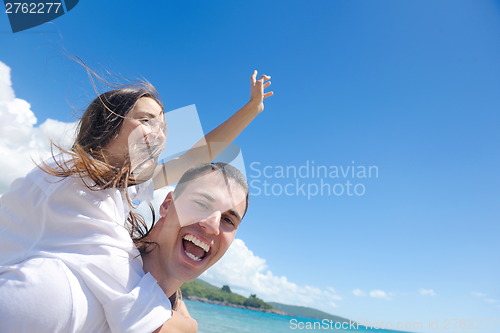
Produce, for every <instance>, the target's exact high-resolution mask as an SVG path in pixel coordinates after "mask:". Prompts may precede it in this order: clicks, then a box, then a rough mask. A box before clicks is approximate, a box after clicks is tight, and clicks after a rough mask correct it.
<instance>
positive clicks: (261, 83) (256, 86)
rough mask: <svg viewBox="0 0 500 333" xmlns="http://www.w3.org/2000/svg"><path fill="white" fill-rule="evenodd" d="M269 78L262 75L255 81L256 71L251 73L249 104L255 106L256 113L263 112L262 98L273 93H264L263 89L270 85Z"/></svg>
mask: <svg viewBox="0 0 500 333" xmlns="http://www.w3.org/2000/svg"><path fill="white" fill-rule="evenodd" d="M270 79H271V77H270V76H269V75H262V76H261V77H260V78H259V79H258V80H257V70H254V71H253V74H252V76H251V77H250V102H249V104H253V105H256V106H257V111H258V112H259V113H260V112H262V110H264V103H263V101H264V98H267V97H269V96H272V95H273V94H274V92H272V91H270V92H267V93H266V92H265V89H266V88H267V87H269V86H270V85H271V81H269V80H270Z"/></svg>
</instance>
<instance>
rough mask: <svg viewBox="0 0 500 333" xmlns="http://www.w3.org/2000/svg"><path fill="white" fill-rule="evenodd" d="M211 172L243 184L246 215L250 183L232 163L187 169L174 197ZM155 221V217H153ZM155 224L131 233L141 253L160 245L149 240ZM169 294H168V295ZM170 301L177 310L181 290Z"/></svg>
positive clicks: (218, 163) (202, 165)
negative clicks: (192, 182)
mask: <svg viewBox="0 0 500 333" xmlns="http://www.w3.org/2000/svg"><path fill="white" fill-rule="evenodd" d="M211 172H220V173H221V174H222V175H223V176H224V180H225V182H226V184H230V185H232V184H238V185H239V186H241V188H242V189H243V190H244V191H245V195H246V197H245V201H246V202H245V203H246V204H245V212H244V213H243V216H242V218H243V217H244V216H245V214H246V212H247V210H248V183H247V181H246V179H245V176H243V174H242V173H241V172H240V171H239V170H238V169H236V168H235V167H233V166H232V165H229V164H226V163H222V162H215V163H203V164H199V165H196V166H194V167H192V168H191V169H189V170H187V171H186V172H185V173H184V174H183V175H182V177H181V179H180V180H179V182H178V183H177V185H176V186H175V189H174V192H173V193H174V198H179V196H180V195H181V194H182V192H184V190H185V189H186V187H187V186H188V185H189V183H190V182H191V181H193V180H195V179H196V178H198V177H201V176H204V175H207V174H209V173H211ZM153 221H154V217H153ZM153 226H154V224H153V225H151V227H150V228H147V227H145V228H140V229H136V230H134V231H133V232H131V233H130V236H131V237H132V240H133V241H134V243H135V245H136V246H137V248H138V249H139V252H140V253H141V255H144V254H148V253H149V252H151V251H153V249H154V248H155V247H157V246H159V244H158V243H156V242H152V241H148V240H147V237H148V235H149V233H150V232H151V230H152V229H153ZM167 296H168V295H167ZM169 299H170V302H171V303H172V308H173V309H174V310H175V309H176V308H177V301H178V300H179V299H182V293H181V291H180V289H179V290H177V291H176V292H175V293H174V294H173V295H170V297H169Z"/></svg>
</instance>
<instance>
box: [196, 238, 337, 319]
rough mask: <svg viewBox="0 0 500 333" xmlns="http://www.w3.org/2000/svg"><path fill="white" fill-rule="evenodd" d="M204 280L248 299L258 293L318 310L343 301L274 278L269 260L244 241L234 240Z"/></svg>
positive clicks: (328, 292) (329, 293)
mask: <svg viewBox="0 0 500 333" xmlns="http://www.w3.org/2000/svg"><path fill="white" fill-rule="evenodd" d="M201 277H202V279H204V280H206V281H208V282H211V283H213V284H215V285H218V286H222V285H224V284H228V285H229V286H230V287H231V289H232V290H233V291H235V292H238V293H241V294H243V295H245V296H248V295H249V294H251V293H252V294H257V297H260V298H262V299H264V300H266V301H276V302H282V303H287V304H292V305H303V306H312V307H316V308H321V307H322V305H324V304H329V306H330V308H329V309H331V308H332V307H336V306H337V304H336V301H339V300H341V299H342V297H340V296H339V295H337V294H336V292H335V290H334V289H333V288H331V287H327V288H325V289H320V288H317V287H313V286H308V285H298V284H296V283H293V282H291V281H288V279H287V278H286V277H285V276H276V275H274V274H273V273H272V272H271V271H270V270H269V269H268V267H267V265H266V260H265V259H263V258H261V257H259V256H256V255H255V254H254V253H253V252H252V251H251V250H250V249H248V247H247V246H246V245H245V243H244V242H243V241H242V240H241V239H235V240H234V241H233V244H232V245H231V247H230V248H229V250H228V251H227V253H226V254H225V256H224V257H222V259H221V260H220V261H219V262H218V263H217V264H215V265H214V266H213V267H212V268H210V269H209V270H208V271H206V272H205V273H204V274H203V275H202V276H201ZM329 309H323V310H325V311H328V310H329Z"/></svg>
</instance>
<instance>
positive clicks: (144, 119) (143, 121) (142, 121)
mask: <svg viewBox="0 0 500 333" xmlns="http://www.w3.org/2000/svg"><path fill="white" fill-rule="evenodd" d="M149 120H150V119H149V118H143V119H139V121H140V122H141V123H147V122H149Z"/></svg>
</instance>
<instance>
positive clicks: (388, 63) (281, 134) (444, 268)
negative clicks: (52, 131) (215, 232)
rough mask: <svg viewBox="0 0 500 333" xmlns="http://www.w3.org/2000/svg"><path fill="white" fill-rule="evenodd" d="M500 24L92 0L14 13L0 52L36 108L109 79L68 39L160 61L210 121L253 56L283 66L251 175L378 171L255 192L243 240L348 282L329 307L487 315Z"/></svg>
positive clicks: (342, 311)
mask: <svg viewBox="0 0 500 333" xmlns="http://www.w3.org/2000/svg"><path fill="white" fill-rule="evenodd" d="M499 33H500V2H498V1H493V0H453V1H452V0H449V1H445V0H439V1H435V0H433V1H426V0H419V1H396V0H394V1H389V0H379V1H368V0H358V1H347V0H344V1H339V0H325V1H323V0H321V1H319V0H313V1H309V2H303V1H270V2H265V3H252V2H242V1H216V2H207V1H204V2H201V1H200V2H196V3H195V2H172V1H168V2H167V1H164V2H161V3H160V2H153V1H142V2H140V3H139V2H137V1H102V2H99V4H98V5H97V2H90V1H83V0H82V1H80V3H79V4H78V5H77V6H76V7H75V8H74V9H73V10H72V11H70V12H68V13H67V14H65V15H63V16H62V17H60V18H58V19H56V20H55V21H53V22H51V23H49V24H45V25H42V26H40V27H36V28H33V29H30V30H27V31H25V32H19V33H16V34H13V33H11V32H10V27H9V25H8V20H7V17H6V14H3V13H2V14H0V48H1V50H2V51H1V53H0V61H1V62H3V63H5V64H6V65H7V66H9V67H10V68H11V70H12V85H13V89H14V90H15V93H16V96H17V97H19V98H21V99H24V100H26V101H28V102H29V103H30V104H31V110H32V111H33V112H34V113H35V115H36V117H37V118H38V124H40V123H43V122H44V121H45V120H46V119H48V118H51V119H56V120H59V121H61V122H72V121H75V120H76V117H77V115H78V110H81V109H82V108H83V107H84V106H85V103H88V101H89V100H90V99H91V98H92V96H93V94H94V92H93V90H92V86H91V84H90V83H89V80H88V78H87V76H86V73H85V71H84V70H83V69H82V68H81V67H79V66H78V65H77V64H75V63H74V62H72V61H71V60H69V59H68V58H67V57H66V54H71V55H76V56H78V57H80V58H82V59H83V60H84V61H85V62H86V63H87V64H88V65H89V66H90V67H91V68H93V69H95V70H97V71H98V72H104V71H109V72H111V73H113V74H116V75H122V76H124V77H128V78H135V77H145V78H147V79H148V80H149V81H151V82H152V83H153V84H155V86H156V87H157V88H158V89H159V91H160V93H161V95H162V98H163V101H164V103H165V105H166V107H167V109H168V110H173V109H176V108H179V107H183V106H186V105H190V104H196V107H197V110H198V113H199V117H200V119H201V123H202V124H203V128H204V129H205V131H208V130H210V129H212V128H214V127H215V126H216V125H217V124H218V123H220V122H221V121H222V120H224V119H226V118H227V117H229V116H230V115H231V114H232V113H233V112H234V111H235V110H237V109H238V108H239V107H240V106H242V105H243V104H244V103H245V102H246V101H247V99H248V76H249V75H250V73H251V71H252V70H253V69H258V70H259V71H261V72H265V73H266V74H270V75H272V82H273V85H272V88H273V90H274V91H275V96H273V97H272V98H270V99H269V100H267V101H266V108H265V110H264V113H263V114H261V115H259V117H258V119H256V120H255V121H254V123H252V124H251V125H250V126H249V128H248V129H247V130H246V131H245V132H244V133H243V134H242V135H241V136H240V137H239V138H238V139H237V144H238V145H239V146H240V147H242V151H243V155H244V159H245V164H246V168H247V176H248V177H249V180H250V181H252V180H254V181H255V180H256V179H257V181H264V180H265V179H264V178H263V177H256V175H257V171H255V170H252V169H251V168H250V165H251V163H256V162H257V163H258V164H253V165H254V166H258V168H260V170H262V169H263V168H264V167H266V166H269V168H268V169H267V170H270V169H271V168H273V170H276V168H277V167H279V166H283V167H285V168H286V167H291V168H299V167H300V166H303V165H306V164H307V163H309V164H312V161H314V164H315V165H323V166H326V167H335V166H337V167H340V166H343V167H346V166H352V165H356V166H361V167H363V166H376V167H377V169H378V177H372V178H366V179H350V181H351V182H352V183H355V184H356V183H360V184H362V185H363V188H364V189H365V193H364V195H362V196H357V195H354V196H347V195H340V196H334V195H333V196H332V195H330V196H328V195H322V196H321V195H315V196H312V197H311V198H310V199H309V200H308V199H307V197H305V196H303V195H294V196H287V195H283V194H282V195H269V196H265V195H262V194H261V195H254V196H252V197H251V208H250V210H249V213H248V215H247V217H246V218H245V221H244V225H243V226H242V228H241V229H240V231H239V234H238V238H240V239H241V240H243V241H244V243H245V246H246V247H247V248H248V249H250V250H251V251H252V252H253V254H254V255H255V256H258V257H260V258H263V259H265V264H266V265H267V269H268V270H270V271H272V273H273V274H274V276H278V277H286V278H287V279H288V281H292V282H293V283H295V284H297V285H298V286H314V287H315V288H319V289H321V290H326V289H327V288H328V287H332V288H334V289H335V295H337V296H339V297H340V298H341V299H338V298H336V299H335V300H334V303H335V304H336V307H333V306H330V305H328V304H329V300H325V301H324V303H323V302H322V301H318V303H317V307H319V308H322V309H325V310H327V311H328V312H331V313H335V314H338V315H343V316H347V317H350V318H353V319H357V318H367V319H370V320H377V319H379V320H381V319H385V320H393V321H396V320H408V319H410V318H411V319H413V320H421V321H425V322H427V321H428V320H431V319H433V320H438V319H439V320H441V321H443V320H445V319H446V318H463V319H487V318H500V317H499V313H500V288H499V287H498V281H499V280H500V269H499V267H500V265H499V264H500V242H499V241H498V237H499V235H500V226H499V221H500V219H499V218H500V209H499V208H500V204H499V200H500V196H499V186H500V177H499V176H498V170H500V157H499V152H500V149H499V148H500V134H499V130H498V129H499V125H500V115H499V107H500V94H499V93H498V92H499V88H500V80H499V77H500V60H499V57H498V55H499V54H500V43H499V42H498V41H499V37H500V36H499ZM255 168H257V167H255ZM255 168H254V169H255ZM267 180H268V181H269V182H270V183H271V184H278V185H275V188H279V186H281V187H282V188H283V187H284V186H286V184H289V183H292V184H295V181H296V180H295V179H291V178H286V179H282V178H277V177H271V178H270V179H267ZM323 180H324V181H325V182H328V183H329V184H336V183H341V184H345V182H346V180H347V179H344V178H340V179H333V178H325V179H323ZM300 181H301V182H302V183H305V184H306V186H307V184H319V182H320V181H321V179H318V178H305V179H300ZM256 184H261V183H259V182H256V183H254V185H255V186H260V185H256ZM356 289H359V290H360V291H357V292H355V293H353V290H356ZM421 289H426V290H427V291H428V292H427V293H426V292H421V294H424V295H421V294H420V293H419V290H421ZM376 290H379V291H383V292H384V293H385V297H371V296H369V294H370V292H371V291H376ZM429 290H432V292H430V291H429ZM355 294H357V295H359V296H356V295H355ZM425 294H427V295H425ZM432 294H434V295H432ZM363 295H365V296H363ZM372 295H375V296H376V295H380V293H372ZM266 300H269V301H272V299H266ZM499 326H500V324H499ZM425 330H426V329H423V331H425ZM490 331H492V330H489V331H488V332H490Z"/></svg>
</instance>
